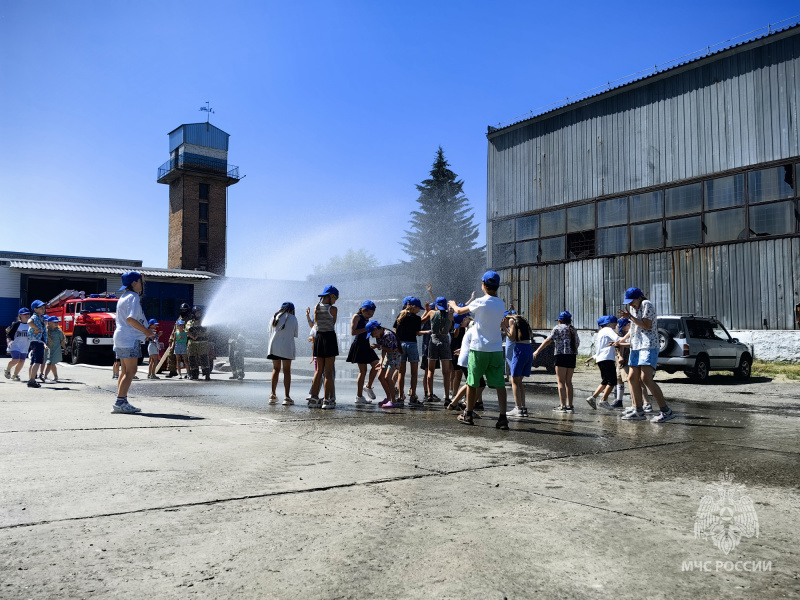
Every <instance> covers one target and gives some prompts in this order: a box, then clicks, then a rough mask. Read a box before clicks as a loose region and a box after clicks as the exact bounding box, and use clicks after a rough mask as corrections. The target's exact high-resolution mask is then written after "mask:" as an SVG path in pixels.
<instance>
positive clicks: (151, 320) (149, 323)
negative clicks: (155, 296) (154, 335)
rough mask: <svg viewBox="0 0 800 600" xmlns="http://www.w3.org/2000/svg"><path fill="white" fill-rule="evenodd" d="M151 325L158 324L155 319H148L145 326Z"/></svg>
mask: <svg viewBox="0 0 800 600" xmlns="http://www.w3.org/2000/svg"><path fill="white" fill-rule="evenodd" d="M153 325H158V321H156V320H155V319H150V320H149V321H148V322H147V326H148V327H152V326H153Z"/></svg>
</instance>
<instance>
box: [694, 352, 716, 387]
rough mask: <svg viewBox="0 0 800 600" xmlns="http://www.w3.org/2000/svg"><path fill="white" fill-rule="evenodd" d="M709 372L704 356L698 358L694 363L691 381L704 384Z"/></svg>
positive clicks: (709, 368) (709, 366)
mask: <svg viewBox="0 0 800 600" xmlns="http://www.w3.org/2000/svg"><path fill="white" fill-rule="evenodd" d="M710 370H711V365H710V364H709V362H708V359H707V358H706V357H705V356H698V357H697V362H695V363H694V369H693V370H692V375H691V377H692V379H696V380H697V381H699V382H700V383H705V382H706V380H708V373H709V371H710Z"/></svg>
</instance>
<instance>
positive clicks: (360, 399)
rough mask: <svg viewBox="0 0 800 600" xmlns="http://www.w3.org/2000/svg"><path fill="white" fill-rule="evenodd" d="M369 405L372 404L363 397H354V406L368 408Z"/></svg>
mask: <svg viewBox="0 0 800 600" xmlns="http://www.w3.org/2000/svg"><path fill="white" fill-rule="evenodd" d="M370 404H372V402H371V401H369V400H367V399H366V398H364V397H363V396H356V406H369V405H370Z"/></svg>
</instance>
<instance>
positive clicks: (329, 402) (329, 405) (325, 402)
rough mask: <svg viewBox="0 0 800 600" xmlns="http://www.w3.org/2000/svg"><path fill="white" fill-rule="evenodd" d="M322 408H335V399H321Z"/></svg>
mask: <svg viewBox="0 0 800 600" xmlns="http://www.w3.org/2000/svg"><path fill="white" fill-rule="evenodd" d="M322 408H323V409H327V408H331V409H332V408H336V400H323V401H322Z"/></svg>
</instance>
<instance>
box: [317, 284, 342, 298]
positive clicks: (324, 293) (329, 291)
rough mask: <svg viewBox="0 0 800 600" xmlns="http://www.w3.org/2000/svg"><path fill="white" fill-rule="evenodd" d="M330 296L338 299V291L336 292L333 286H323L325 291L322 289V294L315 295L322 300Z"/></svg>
mask: <svg viewBox="0 0 800 600" xmlns="http://www.w3.org/2000/svg"><path fill="white" fill-rule="evenodd" d="M330 294H333V295H334V296H336V297H337V298H338V297H339V290H337V289H336V288H335V287H334V286H332V285H326V286H325V289H324V290H322V293H321V294H317V295H318V296H319V297H320V298H322V297H323V296H328V295H330Z"/></svg>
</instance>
